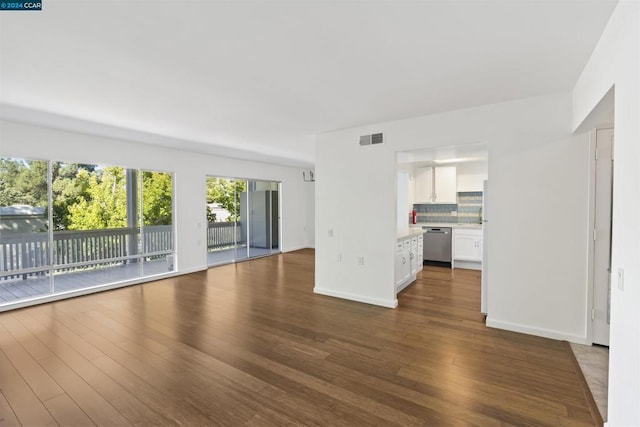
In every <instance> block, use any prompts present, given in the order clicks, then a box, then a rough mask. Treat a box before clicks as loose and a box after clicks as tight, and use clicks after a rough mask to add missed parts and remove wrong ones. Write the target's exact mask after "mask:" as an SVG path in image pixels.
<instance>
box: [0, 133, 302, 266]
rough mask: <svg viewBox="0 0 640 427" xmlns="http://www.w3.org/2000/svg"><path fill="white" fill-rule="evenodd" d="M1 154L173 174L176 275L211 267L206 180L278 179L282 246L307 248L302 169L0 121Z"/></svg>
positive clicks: (285, 249)
mask: <svg viewBox="0 0 640 427" xmlns="http://www.w3.org/2000/svg"><path fill="white" fill-rule="evenodd" d="M0 141H1V144H2V145H1V146H0V156H5V157H22V158H31V159H42V160H59V161H66V162H82V163H95V164H102V165H117V166H124V167H129V168H140V169H150V170H159V171H165V172H172V173H173V174H174V179H175V190H174V194H175V201H174V209H175V210H174V215H175V217H174V220H175V229H176V248H175V249H176V264H177V268H178V270H177V272H178V273H186V272H192V271H197V270H204V269H206V268H207V255H206V247H205V243H204V242H206V238H205V237H206V235H205V233H206V224H207V219H206V184H205V182H206V176H207V175H214V176H224V177H238V178H249V179H259V180H268V181H280V182H281V183H282V187H281V188H282V213H281V223H282V245H281V250H282V251H283V252H288V251H292V250H297V249H301V248H304V247H306V246H307V232H308V230H309V229H310V228H312V227H313V224H311V225H310V224H307V212H308V211H309V210H311V209H313V206H310V207H307V206H306V204H307V203H308V202H309V201H310V200H311V201H312V200H313V198H309V197H308V195H307V193H308V189H309V186H308V184H307V183H305V182H304V181H303V179H302V170H301V169H298V168H293V167H286V166H280V165H275V164H270V163H260V162H252V161H245V160H237V159H230V158H224V157H218V156H211V155H206V154H201V153H193V152H189V151H181V150H178V149H169V148H163V147H157V146H153V145H147V144H140V143H135V142H131V141H124V140H117V139H111V138H105V137H101V136H95V135H88V134H81V133H76V132H70V131H64V130H59V129H52V128H49V127H43V126H36V125H32V124H24V123H18V122H13V121H8V120H2V121H0Z"/></svg>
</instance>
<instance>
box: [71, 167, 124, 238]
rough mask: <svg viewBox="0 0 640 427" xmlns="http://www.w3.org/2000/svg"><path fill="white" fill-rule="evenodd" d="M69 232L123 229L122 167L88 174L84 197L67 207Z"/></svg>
mask: <svg viewBox="0 0 640 427" xmlns="http://www.w3.org/2000/svg"><path fill="white" fill-rule="evenodd" d="M68 212H69V214H68V219H69V229H70V230H95V229H102V228H121V227H126V226H127V188H126V174H125V170H124V168H121V167H115V166H110V167H106V168H104V169H103V170H101V171H96V172H94V173H91V174H90V176H89V183H88V187H87V195H86V196H81V197H80V198H79V200H78V201H77V202H76V203H74V204H73V205H71V206H69V208H68Z"/></svg>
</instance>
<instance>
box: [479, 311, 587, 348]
mask: <svg viewBox="0 0 640 427" xmlns="http://www.w3.org/2000/svg"><path fill="white" fill-rule="evenodd" d="M487 326H488V327H490V328H496V329H504V330H506V331H512V332H520V333H523V334H528V335H535V336H538V337H543V338H551V339H554V340H560V341H569V342H572V343H576V344H587V337H586V336H580V335H574V334H568V333H566V332H562V331H556V330H553V329H544V328H536V327H532V326H527V325H522V324H519V323H512V322H505V321H502V320H496V319H493V318H492V317H491V316H487Z"/></svg>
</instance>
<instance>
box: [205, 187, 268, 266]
mask: <svg viewBox="0 0 640 427" xmlns="http://www.w3.org/2000/svg"><path fill="white" fill-rule="evenodd" d="M279 188H280V183H278V182H274V181H257V180H245V179H240V178H222V177H213V176H209V177H207V218H208V221H207V222H208V226H207V257H208V264H209V266H214V265H220V264H227V263H230V262H236V261H242V260H244V259H247V258H254V257H258V256H264V255H270V254H272V253H277V252H279V251H280V215H279V212H280V192H279Z"/></svg>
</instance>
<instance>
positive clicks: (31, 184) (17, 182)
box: [0, 158, 49, 207]
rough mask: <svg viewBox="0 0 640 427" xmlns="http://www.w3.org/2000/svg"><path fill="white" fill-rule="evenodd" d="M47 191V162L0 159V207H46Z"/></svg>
mask: <svg viewBox="0 0 640 427" xmlns="http://www.w3.org/2000/svg"><path fill="white" fill-rule="evenodd" d="M47 191H48V190H47V162H43V161H39V160H22V159H11V158H1V159H0V206H11V205H29V206H42V207H46V206H47V203H48V200H49V198H48V192H47Z"/></svg>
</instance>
